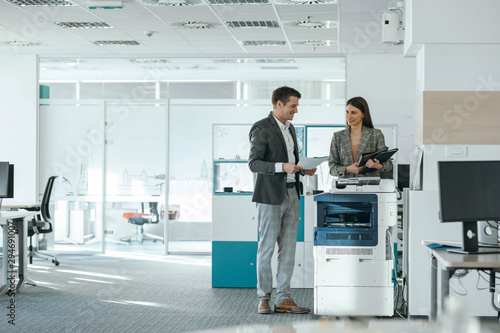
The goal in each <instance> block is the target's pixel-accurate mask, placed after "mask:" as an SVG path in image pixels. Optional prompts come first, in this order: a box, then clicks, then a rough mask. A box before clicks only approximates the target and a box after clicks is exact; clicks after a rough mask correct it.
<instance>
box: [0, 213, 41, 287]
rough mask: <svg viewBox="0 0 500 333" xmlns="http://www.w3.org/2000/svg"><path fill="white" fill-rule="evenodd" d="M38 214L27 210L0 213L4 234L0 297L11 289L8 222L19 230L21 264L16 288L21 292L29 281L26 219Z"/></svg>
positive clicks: (18, 245) (18, 247)
mask: <svg viewBox="0 0 500 333" xmlns="http://www.w3.org/2000/svg"><path fill="white" fill-rule="evenodd" d="M34 214H37V212H36V211H35V212H30V211H26V210H19V211H0V226H1V227H2V232H3V243H2V250H3V257H2V286H1V287H0V295H3V294H5V293H6V292H7V291H8V290H9V289H10V288H9V282H10V281H9V280H8V272H9V261H8V257H9V252H8V250H9V247H8V241H9V237H8V236H9V232H8V225H9V223H8V221H12V222H13V223H14V224H15V225H16V228H17V230H18V236H17V249H18V251H19V263H18V279H19V281H18V283H17V286H16V291H20V290H21V289H22V288H23V287H24V284H25V283H26V280H27V275H26V274H27V271H28V269H27V260H26V259H27V258H26V255H27V247H26V241H27V238H28V230H27V229H28V228H27V223H26V219H25V218H26V217H31V216H33V215H34Z"/></svg>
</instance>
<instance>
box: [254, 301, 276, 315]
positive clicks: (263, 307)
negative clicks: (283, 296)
mask: <svg viewBox="0 0 500 333" xmlns="http://www.w3.org/2000/svg"><path fill="white" fill-rule="evenodd" d="M257 313H260V314H270V313H273V311H272V310H271V307H270V306H269V300H268V299H261V300H260V302H259V308H258V310H257Z"/></svg>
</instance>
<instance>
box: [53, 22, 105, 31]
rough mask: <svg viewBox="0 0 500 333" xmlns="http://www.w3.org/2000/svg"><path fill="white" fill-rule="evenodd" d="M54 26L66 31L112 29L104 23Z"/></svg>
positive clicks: (72, 23) (59, 24)
mask: <svg viewBox="0 0 500 333" xmlns="http://www.w3.org/2000/svg"><path fill="white" fill-rule="evenodd" d="M54 24H56V25H58V26H60V27H63V28H67V29H105V28H113V27H112V26H110V25H109V24H107V23H106V22H54Z"/></svg>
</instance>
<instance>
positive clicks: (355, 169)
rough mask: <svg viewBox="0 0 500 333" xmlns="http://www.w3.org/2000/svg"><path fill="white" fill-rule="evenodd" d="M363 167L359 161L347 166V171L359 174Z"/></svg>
mask: <svg viewBox="0 0 500 333" xmlns="http://www.w3.org/2000/svg"><path fill="white" fill-rule="evenodd" d="M370 161H371V160H370ZM363 168H364V167H359V166H358V164H357V163H353V164H351V165H349V166H348V167H346V168H345V173H353V174H355V175H357V174H358V173H359V171H360V170H361V169H363Z"/></svg>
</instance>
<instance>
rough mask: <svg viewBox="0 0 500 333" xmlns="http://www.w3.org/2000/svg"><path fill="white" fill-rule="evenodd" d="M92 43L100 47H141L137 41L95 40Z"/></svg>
mask: <svg viewBox="0 0 500 333" xmlns="http://www.w3.org/2000/svg"><path fill="white" fill-rule="evenodd" d="M92 43H94V44H95V45H99V46H134V45H140V44H139V43H138V42H136V41H135V40H93V41H92Z"/></svg>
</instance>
